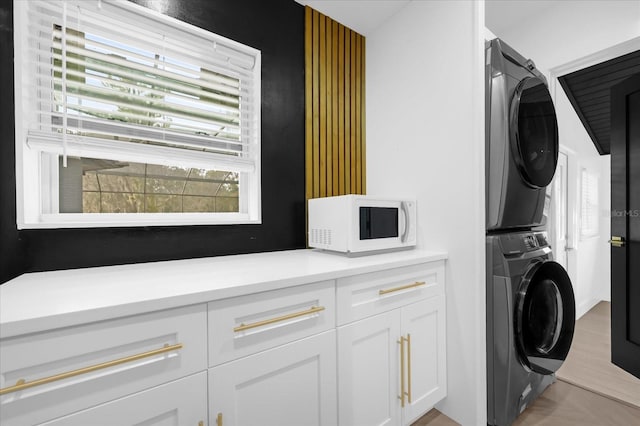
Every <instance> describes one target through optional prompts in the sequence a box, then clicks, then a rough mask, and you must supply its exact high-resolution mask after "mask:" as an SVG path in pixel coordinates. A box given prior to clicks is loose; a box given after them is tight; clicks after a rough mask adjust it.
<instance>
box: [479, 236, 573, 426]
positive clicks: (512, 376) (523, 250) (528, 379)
mask: <svg viewBox="0 0 640 426" xmlns="http://www.w3.org/2000/svg"><path fill="white" fill-rule="evenodd" d="M574 326H575V299H574V293H573V287H572V285H571V280H570V279H569V276H568V275H567V272H566V271H565V270H564V268H563V267H562V266H561V265H560V264H559V263H556V262H554V261H553V260H552V255H551V248H550V247H549V244H548V242H547V237H546V233H545V232H539V231H538V232H533V231H523V232H513V233H505V234H499V235H491V236H487V422H488V424H490V425H500V426H506V425H510V424H511V423H512V422H513V421H514V420H515V418H516V417H517V416H518V415H519V414H520V413H521V412H522V411H523V410H524V409H525V408H526V407H527V406H528V405H529V404H530V403H531V402H532V401H533V400H534V399H535V398H536V397H537V396H538V395H540V394H541V393H542V392H543V391H544V389H545V388H546V387H547V386H549V385H550V384H551V383H553V382H554V381H555V374H554V373H555V372H556V371H557V370H558V369H559V368H560V366H561V365H562V363H563V362H564V360H565V358H566V356H567V354H568V352H569V347H570V346H571V341H572V339H573V331H574Z"/></svg>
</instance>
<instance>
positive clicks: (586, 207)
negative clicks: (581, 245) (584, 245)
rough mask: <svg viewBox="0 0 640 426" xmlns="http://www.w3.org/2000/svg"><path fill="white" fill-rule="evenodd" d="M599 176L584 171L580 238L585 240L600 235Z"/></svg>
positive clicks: (582, 174) (582, 177)
mask: <svg viewBox="0 0 640 426" xmlns="http://www.w3.org/2000/svg"><path fill="white" fill-rule="evenodd" d="M598 184H599V179H598V175H597V174H595V173H593V172H590V171H588V170H587V169H582V173H581V186H582V191H581V197H580V236H581V237H583V238H588V237H593V236H596V235H598V231H599V224H598V220H599V217H598V210H599V208H600V207H599V203H598V196H599V195H598Z"/></svg>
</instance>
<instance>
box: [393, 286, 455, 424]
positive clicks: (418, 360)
mask: <svg viewBox="0 0 640 426" xmlns="http://www.w3.org/2000/svg"><path fill="white" fill-rule="evenodd" d="M444 303H445V299H444V297H443V296H439V297H434V298H431V299H427V300H424V301H422V302H417V303H413V304H411V305H408V306H405V307H404V308H402V310H401V312H400V317H401V321H402V326H401V334H402V335H403V336H405V338H409V339H410V343H409V341H407V340H405V341H404V344H405V374H406V376H405V377H406V378H405V381H406V383H405V387H406V389H407V390H408V391H409V392H410V394H409V395H406V394H405V397H406V398H405V407H404V412H403V419H404V421H403V424H404V425H408V424H411V422H413V421H415V420H416V419H418V418H419V417H420V416H422V415H423V414H424V413H426V412H427V411H429V410H430V409H431V408H433V406H434V405H435V404H436V403H437V402H438V401H440V400H441V399H443V398H444V397H445V396H446V395H447V380H446V378H447V377H446V373H447V358H446V341H445V335H446V326H445V305H444Z"/></svg>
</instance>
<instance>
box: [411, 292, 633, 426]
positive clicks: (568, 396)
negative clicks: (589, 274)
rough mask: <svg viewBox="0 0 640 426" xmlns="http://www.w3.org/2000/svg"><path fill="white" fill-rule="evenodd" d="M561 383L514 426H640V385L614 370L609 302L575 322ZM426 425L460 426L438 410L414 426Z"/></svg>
mask: <svg viewBox="0 0 640 426" xmlns="http://www.w3.org/2000/svg"><path fill="white" fill-rule="evenodd" d="M557 377H558V379H559V380H558V381H557V382H556V383H554V384H553V385H551V386H550V387H549V388H548V389H547V390H546V391H545V392H544V393H543V394H542V395H540V397H538V399H536V400H535V401H534V403H533V404H532V405H531V406H529V407H528V408H527V409H526V410H525V411H524V412H523V413H522V414H521V415H520V416H519V417H518V418H517V419H516V421H515V423H514V426H533V425H536V426H538V425H539V426H543V425H547V426H640V379H637V378H636V377H634V376H632V375H631V374H628V373H627V372H625V371H624V370H622V369H620V368H618V367H616V366H615V365H613V364H611V304H610V303H609V302H600V303H599V304H597V305H596V306H594V307H593V308H592V309H591V310H590V311H589V312H587V313H586V314H585V315H584V316H583V317H582V318H580V319H579V320H578V321H577V322H576V331H575V335H574V338H573V343H572V345H571V350H570V352H569V356H568V357H567V360H566V361H565V363H564V364H563V366H562V367H561V368H560V370H559V371H558V373H557ZM427 425H428V426H455V425H458V423H456V422H455V421H453V420H451V419H450V418H449V417H447V416H445V415H444V414H442V413H440V412H439V411H437V410H435V409H434V410H431V411H430V412H429V413H427V414H426V415H424V416H423V417H422V418H420V419H419V420H418V421H417V422H415V423H414V424H413V425H412V426H427Z"/></svg>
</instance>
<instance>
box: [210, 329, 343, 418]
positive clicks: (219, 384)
mask: <svg viewBox="0 0 640 426" xmlns="http://www.w3.org/2000/svg"><path fill="white" fill-rule="evenodd" d="M335 336H336V333H335V330H331V331H327V332H324V333H321V334H318V335H315V336H312V337H308V338H305V339H302V340H298V341H296V342H293V343H289V344H287V345H284V346H280V347H277V348H274V349H270V350H267V351H264V352H260V353H257V354H255V355H251V356H248V357H245V358H241V359H238V360H236V361H232V362H229V363H226V364H222V365H219V366H217V367H214V368H212V369H210V370H209V398H210V410H211V411H210V412H209V418H210V419H211V422H210V424H211V425H215V424H217V425H218V426H257V425H260V426H307V425H308V426H334V425H335V424H336V421H337V407H336V405H337V398H336V388H337V384H336V341H335V338H336V337H335Z"/></svg>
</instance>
